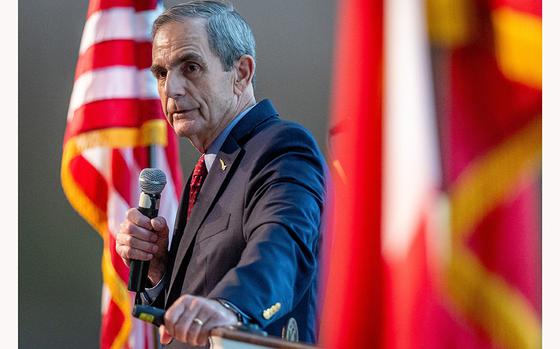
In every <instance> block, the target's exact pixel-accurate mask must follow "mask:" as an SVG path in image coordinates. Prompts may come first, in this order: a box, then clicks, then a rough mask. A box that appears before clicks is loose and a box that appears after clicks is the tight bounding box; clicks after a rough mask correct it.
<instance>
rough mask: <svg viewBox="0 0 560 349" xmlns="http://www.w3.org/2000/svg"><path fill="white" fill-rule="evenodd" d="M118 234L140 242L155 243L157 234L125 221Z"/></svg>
mask: <svg viewBox="0 0 560 349" xmlns="http://www.w3.org/2000/svg"><path fill="white" fill-rule="evenodd" d="M120 233H121V234H124V235H132V236H134V237H136V238H138V239H140V240H144V241H151V242H156V241H157V240H158V234H157V233H155V232H154V231H152V230H151V229H146V228H144V227H141V226H138V225H136V224H135V223H134V222H132V221H130V220H128V219H127V220H125V221H124V222H123V223H122V224H121V227H120Z"/></svg>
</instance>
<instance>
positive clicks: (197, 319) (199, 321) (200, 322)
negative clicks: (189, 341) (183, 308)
mask: <svg viewBox="0 0 560 349" xmlns="http://www.w3.org/2000/svg"><path fill="white" fill-rule="evenodd" d="M192 322H193V323H195V324H197V325H199V326H200V327H202V326H204V321H202V320H200V319H199V318H197V317H195V318H194V319H193V321H192Z"/></svg>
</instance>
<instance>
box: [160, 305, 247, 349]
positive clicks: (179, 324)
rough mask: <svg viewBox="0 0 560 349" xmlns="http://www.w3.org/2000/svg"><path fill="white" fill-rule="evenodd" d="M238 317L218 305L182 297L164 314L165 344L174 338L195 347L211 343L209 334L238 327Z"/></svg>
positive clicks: (163, 338) (163, 334)
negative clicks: (219, 329) (230, 326)
mask: <svg viewBox="0 0 560 349" xmlns="http://www.w3.org/2000/svg"><path fill="white" fill-rule="evenodd" d="M236 323H237V317H236V316H235V314H234V313H233V312H232V311H231V310H229V309H226V308H225V307H224V306H223V305H221V304H220V303H219V302H218V301H215V300H213V299H207V298H203V297H196V296H191V295H183V296H181V297H180V298H179V299H177V300H176V301H175V303H173V305H171V307H170V308H169V309H168V310H167V311H166V312H165V325H161V326H160V331H159V333H160V338H161V343H162V344H169V343H170V342H171V340H172V339H173V338H175V339H177V340H179V341H181V342H183V343H187V344H189V345H194V346H202V345H206V344H207V343H208V336H209V335H210V330H212V329H213V328H215V327H221V326H229V325H235V324H236Z"/></svg>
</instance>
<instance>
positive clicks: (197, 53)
mask: <svg viewBox="0 0 560 349" xmlns="http://www.w3.org/2000/svg"><path fill="white" fill-rule="evenodd" d="M254 46H255V44H254V39H253V35H252V33H251V30H250V28H249V26H248V24H247V23H246V22H245V20H244V19H243V18H242V17H241V16H240V15H239V14H238V13H237V12H236V11H235V10H234V9H233V8H232V7H231V6H230V5H226V4H223V3H221V2H217V1H195V2H190V3H187V4H182V5H177V6H175V7H172V8H170V9H169V10H167V11H166V12H165V13H163V14H162V15H161V16H160V17H158V19H156V21H155V23H154V27H153V53H152V58H153V64H152V72H153V73H154V75H155V77H156V79H157V81H158V91H159V94H160V97H161V102H162V107H163V110H164V111H165V113H166V115H167V118H168V121H169V123H170V124H171V125H172V127H173V128H174V130H175V132H176V133H177V134H178V135H179V136H181V137H186V138H187V139H189V140H190V142H191V143H192V144H193V146H194V147H195V148H196V149H197V150H198V151H199V152H200V153H201V154H202V155H201V157H200V159H199V161H198V162H197V165H196V166H195V169H194V171H193V174H192V175H191V177H190V179H189V181H188V183H187V184H186V186H185V189H184V191H183V197H182V201H181V204H180V207H179V210H178V213H177V217H176V224H175V228H174V230H173V235H172V241H171V246H170V248H169V250H168V248H167V246H168V231H169V230H168V227H167V224H166V222H165V220H164V219H163V218H162V217H157V218H154V219H152V220H150V219H148V218H146V217H145V216H143V215H142V214H140V213H139V211H138V210H136V209H130V210H129V211H128V213H127V218H126V220H125V222H123V224H122V226H121V230H120V232H119V234H118V235H117V246H116V249H117V251H118V253H119V254H120V255H121V257H122V258H123V259H124V260H125V262H126V263H129V260H130V259H139V260H150V261H151V263H150V270H149V273H148V277H149V280H150V282H151V286H153V288H152V289H151V290H149V294H150V295H152V297H153V301H152V304H154V305H156V306H160V307H164V308H165V309H167V311H166V315H165V325H164V326H162V327H161V328H160V334H161V340H162V342H163V343H164V344H166V343H170V342H171V341H172V339H173V338H175V339H176V340H175V341H173V342H172V343H171V344H170V347H185V344H182V343H179V342H183V343H187V345H205V344H206V343H207V341H208V335H209V331H210V330H211V329H212V328H214V327H217V326H225V325H231V324H236V323H238V322H243V323H255V324H258V325H260V327H262V328H263V329H264V330H265V331H267V332H268V333H269V334H271V335H276V336H281V335H282V334H286V332H290V333H292V335H293V334H294V333H298V337H299V340H301V341H305V342H314V341H315V339H316V338H315V337H316V333H315V325H316V320H315V315H316V286H317V285H316V283H317V274H318V251H319V245H320V244H319V241H320V223H321V214H322V211H323V203H324V195H325V193H324V190H325V189H324V188H325V178H324V176H325V175H324V171H325V170H324V161H323V158H322V156H321V154H320V152H319V150H318V147H317V144H316V143H315V141H314V140H313V138H312V137H311V136H310V134H309V132H308V131H307V130H305V129H304V128H303V127H301V126H299V125H297V124H295V123H292V122H287V121H283V120H281V119H280V118H278V113H277V112H276V110H275V109H274V107H273V106H272V104H271V102H270V101H268V100H264V101H261V102H260V103H258V104H256V101H255V97H254V92H253V82H254V81H253V80H254V74H255V58H254V57H255V51H254ZM148 301H149V300H148Z"/></svg>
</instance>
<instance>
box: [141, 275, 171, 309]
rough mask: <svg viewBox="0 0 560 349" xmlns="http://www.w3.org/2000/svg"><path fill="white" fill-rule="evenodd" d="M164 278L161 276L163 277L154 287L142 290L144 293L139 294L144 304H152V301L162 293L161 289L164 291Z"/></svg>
mask: <svg viewBox="0 0 560 349" xmlns="http://www.w3.org/2000/svg"><path fill="white" fill-rule="evenodd" d="M164 278H165V275H163V277H162V278H161V279H160V280H159V281H158V283H157V284H155V286H153V287H150V288H146V289H145V290H144V292H142V293H141V294H140V297H142V302H143V303H144V304H152V303H153V301H154V300H155V299H156V298H157V297H158V295H159V294H160V293H161V292H162V291H163V289H164V283H163V279H164Z"/></svg>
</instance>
